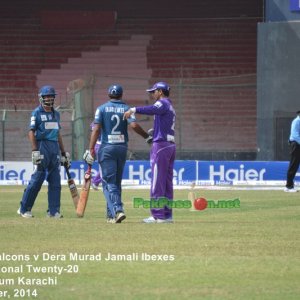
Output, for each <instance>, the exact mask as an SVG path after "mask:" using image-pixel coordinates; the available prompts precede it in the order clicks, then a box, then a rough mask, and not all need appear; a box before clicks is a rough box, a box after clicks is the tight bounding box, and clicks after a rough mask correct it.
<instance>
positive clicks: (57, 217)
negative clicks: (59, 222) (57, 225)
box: [47, 211, 64, 219]
mask: <svg viewBox="0 0 300 300" xmlns="http://www.w3.org/2000/svg"><path fill="white" fill-rule="evenodd" d="M47 217H48V218H54V219H62V218H63V217H64V216H63V215H62V214H61V213H59V212H56V213H55V214H54V216H52V215H50V212H49V211H48V212H47Z"/></svg>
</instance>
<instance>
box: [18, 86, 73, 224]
mask: <svg viewBox="0 0 300 300" xmlns="http://www.w3.org/2000/svg"><path fill="white" fill-rule="evenodd" d="M38 96H39V101H40V105H39V106H38V107H37V108H35V109H34V110H33V112H32V114H31V118H30V125H29V133H28V138H29V141H30V143H31V147H32V163H33V165H34V166H35V170H34V173H33V174H32V176H31V179H30V182H29V184H28V186H27V187H26V189H25V191H24V194H23V197H22V200H21V203H20V208H19V209H18V214H19V215H21V216H22V217H24V218H32V217H33V215H32V212H31V210H32V207H33V205H34V202H35V200H36V198H37V195H38V193H39V191H40V189H41V187H42V184H43V182H44V180H47V181H48V210H47V216H48V217H51V218H56V219H59V218H62V215H61V213H60V196H61V182H60V166H61V164H62V165H65V166H66V167H67V168H68V167H69V166H70V154H69V153H68V152H65V149H64V145H63V140H62V136H61V134H60V129H61V125H60V114H59V112H58V111H57V110H56V109H55V108H54V102H55V96H56V92H55V89H54V87H53V86H51V85H45V86H43V87H42V88H41V89H40V91H39V94H38Z"/></svg>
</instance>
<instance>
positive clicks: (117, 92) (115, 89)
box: [108, 84, 123, 98]
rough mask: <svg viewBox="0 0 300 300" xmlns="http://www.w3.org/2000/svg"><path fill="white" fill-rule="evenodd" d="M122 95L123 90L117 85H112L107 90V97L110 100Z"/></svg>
mask: <svg viewBox="0 0 300 300" xmlns="http://www.w3.org/2000/svg"><path fill="white" fill-rule="evenodd" d="M122 95H123V88H122V87H121V86H120V85H119V84H113V85H111V86H110V87H109V88H108V96H109V97H111V98H119V97H122Z"/></svg>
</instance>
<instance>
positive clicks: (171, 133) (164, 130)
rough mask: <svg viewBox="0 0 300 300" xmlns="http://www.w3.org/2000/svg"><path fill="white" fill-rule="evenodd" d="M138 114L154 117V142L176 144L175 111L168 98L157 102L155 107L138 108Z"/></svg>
mask: <svg viewBox="0 0 300 300" xmlns="http://www.w3.org/2000/svg"><path fill="white" fill-rule="evenodd" d="M136 113H138V114H142V115H155V116H154V128H153V129H154V132H153V142H162V141H165V142H175V118H176V114H175V110H174V108H173V106H172V102H171V100H170V99H168V98H164V99H160V100H157V101H156V102H155V103H154V104H153V105H149V106H143V107H136Z"/></svg>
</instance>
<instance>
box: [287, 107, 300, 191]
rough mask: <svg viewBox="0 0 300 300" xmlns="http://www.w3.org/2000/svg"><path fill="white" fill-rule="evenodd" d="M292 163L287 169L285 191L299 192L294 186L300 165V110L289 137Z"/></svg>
mask: <svg viewBox="0 0 300 300" xmlns="http://www.w3.org/2000/svg"><path fill="white" fill-rule="evenodd" d="M289 145H290V163H289V167H288V170H287V178H286V186H285V189H284V191H285V192H289V193H295V192H298V190H297V189H295V187H294V179H295V176H296V173H297V171H298V168H299V165H300V110H298V111H297V117H296V118H295V119H294V120H293V121H292V124H291V133H290V137H289Z"/></svg>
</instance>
